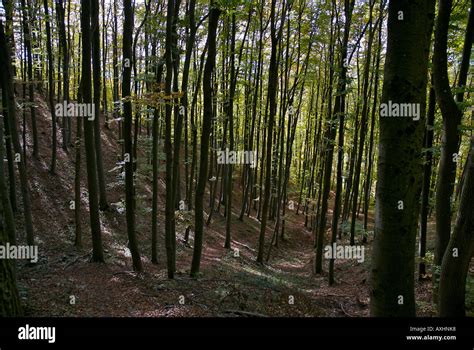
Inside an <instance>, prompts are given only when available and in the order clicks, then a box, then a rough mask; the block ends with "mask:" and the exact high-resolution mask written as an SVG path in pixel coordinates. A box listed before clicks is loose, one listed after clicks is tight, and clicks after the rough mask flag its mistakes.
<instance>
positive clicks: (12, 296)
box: [0, 21, 22, 317]
mask: <svg viewBox="0 0 474 350" xmlns="http://www.w3.org/2000/svg"><path fill="white" fill-rule="evenodd" d="M0 52H2V53H1V55H0V56H2V57H1V59H0V62H1V63H2V67H7V70H8V66H5V65H4V63H5V61H4V59H5V56H6V54H7V52H9V49H7V40H6V37H5V31H4V27H3V23H2V21H0ZM2 72H3V73H0V81H1V86H0V88H1V89H2V90H3V89H5V88H6V86H7V85H10V86H11V81H10V83H7V82H6V79H8V78H9V77H8V75H7V76H5V74H4V70H3V69H2ZM5 102H6V101H3V99H2V105H3V103H5ZM9 102H11V100H10V101H9ZM7 103H8V102H7ZM0 119H1V118H0ZM3 135H4V133H3V125H2V123H0V159H1V160H2V162H1V164H0V194H1V196H2V200H0V245H2V246H5V244H6V243H7V242H10V243H13V244H15V240H14V237H15V233H14V225H13V226H12V222H11V221H12V220H11V219H12V218H13V215H12V209H11V207H9V201H8V196H6V189H5V177H4V169H3V158H4V154H5V152H4V146H3V145H4V138H3ZM21 314H22V308H21V304H20V297H19V295H18V289H17V286H16V276H15V268H14V265H13V264H12V262H11V260H9V259H0V316H2V317H6V316H21Z"/></svg>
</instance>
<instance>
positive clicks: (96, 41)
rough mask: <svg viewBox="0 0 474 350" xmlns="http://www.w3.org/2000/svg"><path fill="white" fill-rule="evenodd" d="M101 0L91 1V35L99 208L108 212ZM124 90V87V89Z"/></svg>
mask: <svg viewBox="0 0 474 350" xmlns="http://www.w3.org/2000/svg"><path fill="white" fill-rule="evenodd" d="M99 28H100V26H99V0H91V34H92V42H91V43H92V68H93V81H94V97H93V101H94V115H95V118H94V145H95V157H96V164H97V181H98V185H99V208H100V210H107V208H108V207H109V205H108V204H107V194H106V191H105V175H104V165H103V161H102V141H101V136H100V81H101V79H102V78H101V75H100V31H99ZM122 89H123V87H122Z"/></svg>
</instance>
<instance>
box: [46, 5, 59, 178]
mask: <svg viewBox="0 0 474 350" xmlns="http://www.w3.org/2000/svg"><path fill="white" fill-rule="evenodd" d="M43 6H44V14H45V17H46V50H47V52H48V103H49V108H50V110H51V126H52V128H51V129H52V135H51V167H50V171H51V173H52V174H54V173H55V171H56V155H57V144H58V143H57V140H56V138H57V130H56V129H57V128H56V113H55V108H54V82H53V75H54V61H53V60H54V58H53V49H52V43H51V26H50V22H51V18H50V16H49V13H48V0H44V1H43Z"/></svg>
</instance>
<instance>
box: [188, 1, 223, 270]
mask: <svg viewBox="0 0 474 350" xmlns="http://www.w3.org/2000/svg"><path fill="white" fill-rule="evenodd" d="M220 13H221V10H220V9H219V7H218V5H217V4H216V2H215V1H214V0H210V3H209V24H208V35H207V45H208V50H207V60H206V65H205V67H204V76H203V85H202V90H203V103H204V106H203V109H204V110H203V121H202V132H201V154H200V164H199V174H198V182H197V185H196V195H195V201H194V212H195V224H194V230H195V231H194V252H193V260H192V264H191V277H197V276H198V274H199V270H200V266H201V255H202V243H203V236H204V232H203V230H204V213H203V211H204V209H203V201H204V191H205V189H206V182H207V171H208V155H209V139H210V134H211V124H212V116H213V102H212V99H213V96H212V75H213V72H214V66H215V63H216V36H217V26H218V23H219V16H220Z"/></svg>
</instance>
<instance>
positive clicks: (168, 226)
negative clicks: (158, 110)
mask: <svg viewBox="0 0 474 350" xmlns="http://www.w3.org/2000/svg"><path fill="white" fill-rule="evenodd" d="M174 11H175V6H174V0H168V8H167V16H166V42H165V50H166V52H165V56H166V57H165V59H166V78H165V98H166V100H165V101H166V105H165V153H166V204H165V205H166V207H165V245H166V260H167V265H168V278H170V279H172V278H174V273H175V270H176V236H175V235H176V233H175V232H174V229H173V228H174V224H173V221H174V209H175V208H174V196H173V193H174V191H173V153H172V149H173V148H172V145H171V128H172V126H171V114H172V111H173V109H172V105H171V102H172V99H171V97H172V96H171V84H172V80H173V52H172V50H173V42H174V41H173V22H174Z"/></svg>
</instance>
